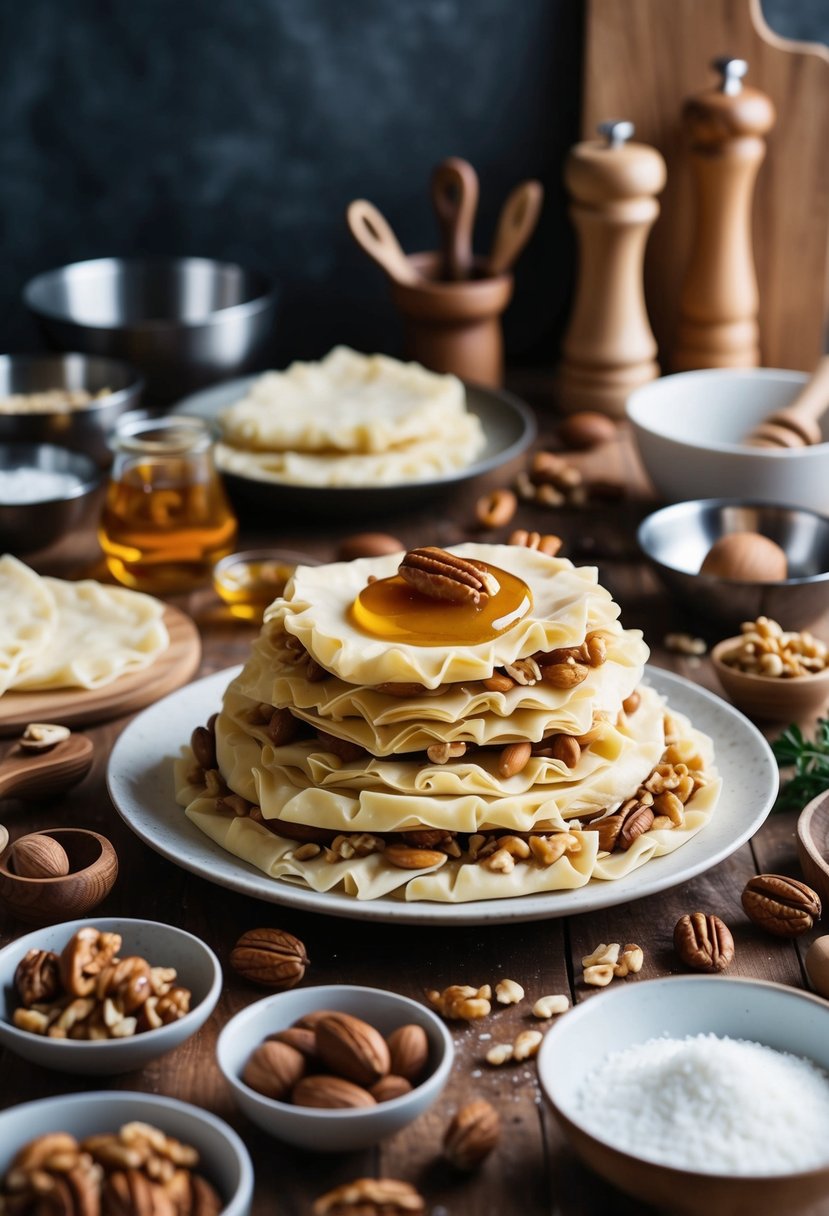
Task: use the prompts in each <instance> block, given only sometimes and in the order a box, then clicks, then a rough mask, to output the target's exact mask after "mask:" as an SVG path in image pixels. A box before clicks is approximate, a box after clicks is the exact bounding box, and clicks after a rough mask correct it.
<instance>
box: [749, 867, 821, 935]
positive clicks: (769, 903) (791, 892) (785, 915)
mask: <svg viewBox="0 0 829 1216" xmlns="http://www.w3.org/2000/svg"><path fill="white" fill-rule="evenodd" d="M742 904H743V908H744V909H745V911H746V914H747V915H748V916H749V917H750V919H751V920H753V921H754V923H755V924H756V925H759V926H760V927H761V928H763V929H766V930H767V931H768V932H769V933H773V934H774V935H775V937H798V936H799V935H800V934H801V933H807V932H808V931H809V929H811V928H812V926H813V925H814V923H815V921H816V920H819V919H820V914H821V904H820V896H819V895H818V894H817V892H816V891H813V890H812V888H811V887H807V885H806V883H805V882H798V880H797V879H796V878H787V877H786V875H785V874H757V875H755V877H754V878H750V879H749V880H748V882H747V883H746V885H745V888H744V890H743V894H742Z"/></svg>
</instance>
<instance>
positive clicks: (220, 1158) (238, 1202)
mask: <svg viewBox="0 0 829 1216" xmlns="http://www.w3.org/2000/svg"><path fill="white" fill-rule="evenodd" d="M134 1120H139V1121H141V1122H143V1123H149V1124H150V1125H151V1126H153V1127H157V1128H159V1129H160V1130H161V1131H163V1132H166V1134H167V1135H168V1136H173V1137H174V1138H175V1139H176V1140H181V1141H183V1142H184V1143H185V1144H189V1145H191V1146H192V1147H193V1148H195V1149H196V1150H197V1152H198V1154H199V1158H200V1164H199V1166H198V1170H199V1172H203V1173H204V1175H205V1177H206V1178H208V1180H209V1181H210V1182H212V1184H213V1185H214V1186H215V1188H216V1190H217V1191H218V1192H219V1194H220V1196H221V1197H222V1199H223V1200H224V1204H225V1206H224V1207H223V1208H222V1211H221V1216H247V1214H248V1212H249V1211H250V1205H251V1198H252V1195H253V1166H252V1165H251V1160H250V1157H249V1155H248V1151H247V1149H246V1148H245V1146H244V1144H243V1143H242V1141H241V1140H240V1138H239V1137H238V1136H237V1134H236V1132H234V1131H233V1129H232V1128H230V1127H228V1125H227V1124H226V1123H224V1122H223V1121H222V1120H221V1119H217V1118H216V1116H215V1115H211V1114H210V1113H209V1112H208V1111H206V1110H201V1109H199V1108H198V1107H196V1106H190V1105H189V1104H188V1103H186V1102H179V1101H177V1100H176V1099H175V1098H165V1097H162V1096H160V1095H158V1094H142V1093H132V1092H130V1091H129V1090H112V1091H110V1092H101V1093H88V1094H64V1095H63V1096H62V1097H59V1098H41V1099H40V1100H39V1101H37V1102H24V1103H23V1105H22V1106H10V1107H9V1108H8V1110H4V1111H3V1112H2V1113H0V1175H2V1174H5V1172H6V1170H7V1169H8V1168H9V1166H10V1165H11V1163H12V1160H13V1159H14V1156H15V1154H16V1153H18V1152H19V1150H20V1149H21V1148H23V1146H24V1145H25V1144H28V1143H29V1141H30V1140H34V1139H35V1138H36V1137H37V1136H42V1135H44V1133H46V1132H69V1133H70V1135H73V1136H75V1137H76V1138H77V1139H82V1138H84V1137H85V1136H92V1135H96V1134H99V1133H107V1132H117V1131H118V1129H119V1128H120V1127H122V1126H123V1124H125V1123H131V1122H133V1121H134Z"/></svg>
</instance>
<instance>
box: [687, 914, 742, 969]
mask: <svg viewBox="0 0 829 1216" xmlns="http://www.w3.org/2000/svg"><path fill="white" fill-rule="evenodd" d="M674 949H675V950H676V952H677V954H678V955H679V957H680V959H681V960H682V962H683V963H684V964H685V966H686V967H692V968H693V969H694V970H695V971H725V969H726V967H728V966H729V965H730V964H731V962H732V961H733V959H734V938H733V937H732V936H731V930H730V929H729V928H728V925H726V924H725V922H724V921H722V920H720V918H719V916H706V915H705V913H704V912H691V913H689V914H688V915H686V916H681V917H680V918H679V920H678V921H677V922H676V925H675V927H674Z"/></svg>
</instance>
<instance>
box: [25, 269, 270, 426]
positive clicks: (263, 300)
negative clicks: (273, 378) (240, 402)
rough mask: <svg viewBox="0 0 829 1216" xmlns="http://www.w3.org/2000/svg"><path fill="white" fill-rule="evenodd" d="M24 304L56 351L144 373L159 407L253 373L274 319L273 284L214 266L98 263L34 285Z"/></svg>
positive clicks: (254, 275)
mask: <svg viewBox="0 0 829 1216" xmlns="http://www.w3.org/2000/svg"><path fill="white" fill-rule="evenodd" d="M23 299H24V301H25V303H26V305H27V307H28V308H29V309H30V311H31V312H32V313H34V315H35V316H36V317H37V319H38V321H39V322H40V324H41V326H42V328H43V330H44V332H45V333H46V335H47V337H48V338H49V340H50V341H51V342H53V343H54V344H55V345H57V346H58V347H62V348H64V349H70V350H83V351H88V352H90V353H91V354H97V355H111V356H114V357H116V358H119V359H126V360H127V361H128V362H130V363H132V364H134V365H135V366H136V367H137V368H138V369H139V371H140V372H141V373H142V375H143V376H144V378H145V379H146V381H147V395H148V397H149V399H150V400H151V401H152V402H153V403H155V404H169V403H170V402H171V401H173V400H175V399H176V398H178V397H180V396H182V395H183V394H184V393H188V392H192V391H193V390H194V389H197V388H201V387H202V386H204V385H206V384H211V383H213V382H214V381H216V380H221V379H222V378H224V377H226V376H231V375H238V374H240V373H241V372H244V371H248V370H251V368H252V367H253V366H254V364H255V363H256V360H257V357H258V356H259V355H260V354H261V353H262V350H263V347H264V345H265V342H266V340H267V338H268V336H269V334H270V332H271V328H272V325H273V320H274V313H275V305H276V293H275V290H274V287H273V284H271V283H270V282H269V281H268V280H267V279H265V277H264V276H263V275H260V274H258V273H256V272H255V271H250V270H245V269H244V267H242V266H237V265H235V264H234V263H232V262H216V261H213V260H212V259H210V258H161V259H129V258H97V259H95V260H94V261H90V262H75V263H73V264H72V265H69V266H62V267H60V268H59V269H57V270H49V271H46V272H45V273H44V274H39V275H37V276H36V277H35V278H34V279H31V280H30V281H29V282H28V283H27V284H26V286H25V287H24V289H23Z"/></svg>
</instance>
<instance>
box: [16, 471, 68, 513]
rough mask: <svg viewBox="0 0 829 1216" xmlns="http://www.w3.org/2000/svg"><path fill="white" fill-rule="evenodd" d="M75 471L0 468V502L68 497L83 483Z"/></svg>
mask: <svg viewBox="0 0 829 1216" xmlns="http://www.w3.org/2000/svg"><path fill="white" fill-rule="evenodd" d="M81 484H82V483H81V479H80V478H79V477H77V476H76V475H75V474H74V473H58V472H52V471H50V470H49V469H0V503H6V504H9V505H10V504H12V503H14V504H19V503H30V502H50V501H51V500H52V499H55V498H66V496H67V495H68V494H73V493H74V492H75V491H76V490H77V489H78V487H79V486H80V485H81Z"/></svg>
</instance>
